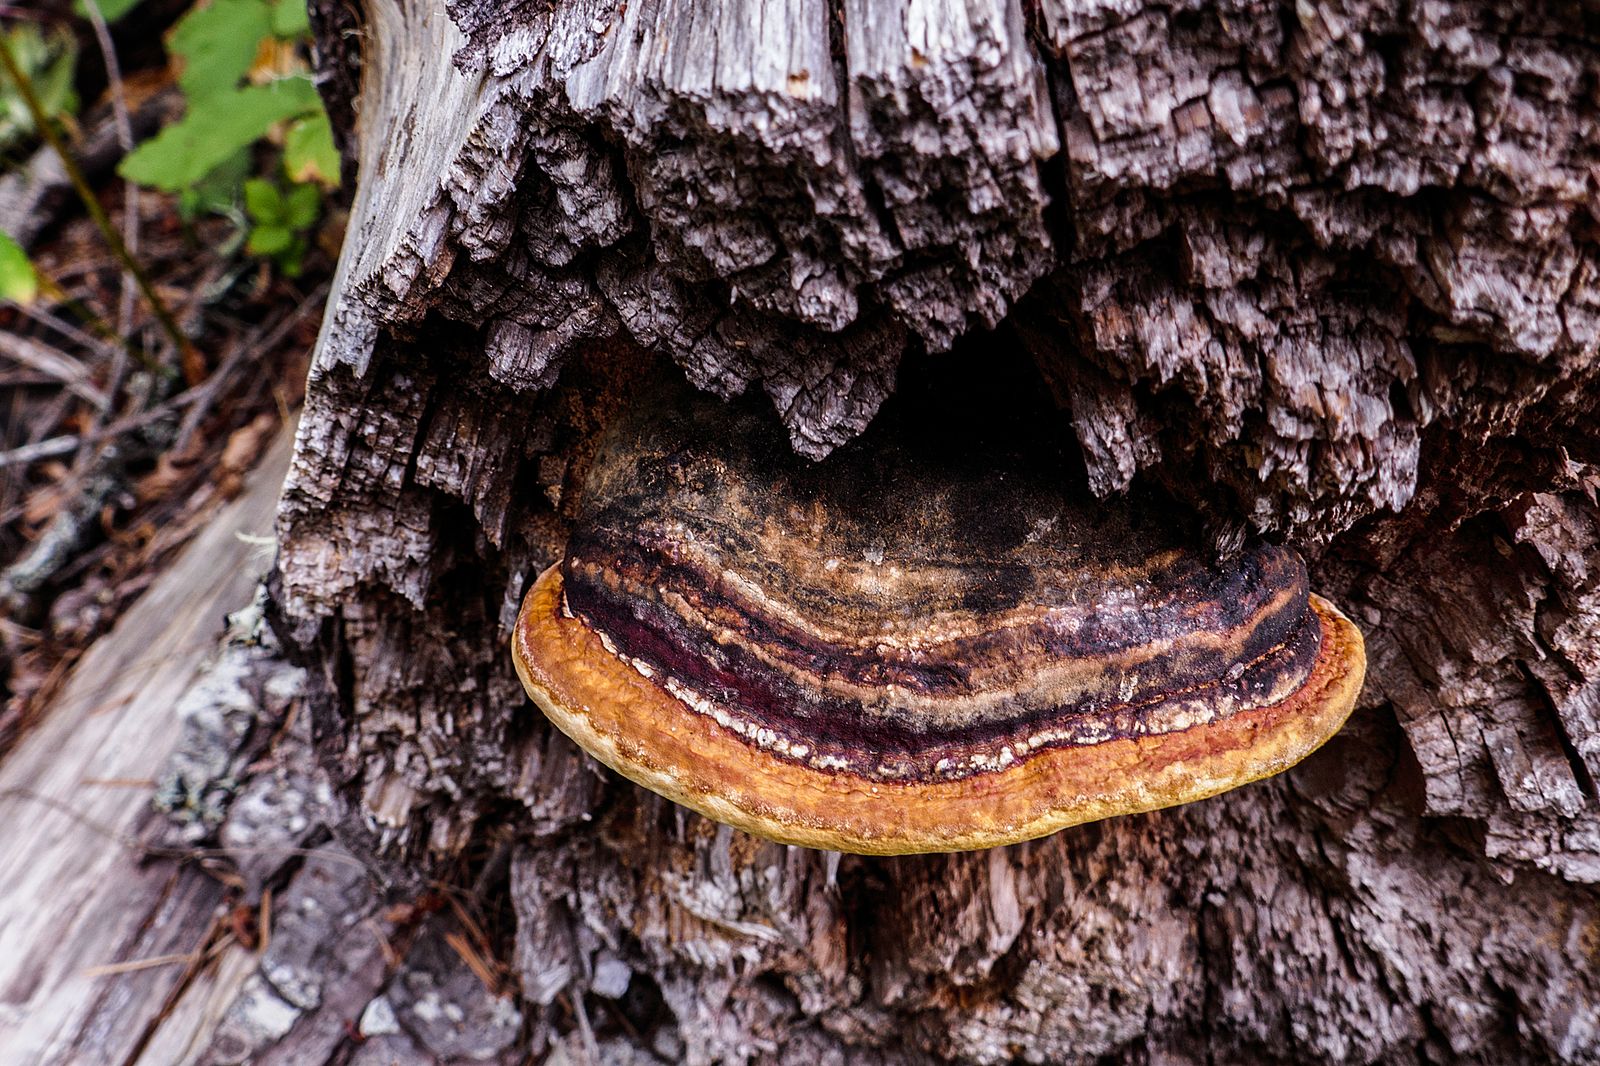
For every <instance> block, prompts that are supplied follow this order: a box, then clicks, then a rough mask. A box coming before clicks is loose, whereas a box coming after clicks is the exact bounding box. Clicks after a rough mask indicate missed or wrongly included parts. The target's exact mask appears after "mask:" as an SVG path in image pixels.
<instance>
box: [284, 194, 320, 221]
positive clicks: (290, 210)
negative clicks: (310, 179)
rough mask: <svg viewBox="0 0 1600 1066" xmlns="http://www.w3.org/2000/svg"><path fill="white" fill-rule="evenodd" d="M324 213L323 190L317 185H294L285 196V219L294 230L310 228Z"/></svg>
mask: <svg viewBox="0 0 1600 1066" xmlns="http://www.w3.org/2000/svg"><path fill="white" fill-rule="evenodd" d="M321 213H322V190H320V189H318V188H317V187H316V186H315V185H294V186H291V187H290V189H289V195H288V196H286V197H284V212H283V220H284V222H285V223H287V224H288V226H289V228H290V229H292V230H303V229H310V228H311V227H312V226H313V225H315V224H316V221H317V216H318V215H319V214H321Z"/></svg>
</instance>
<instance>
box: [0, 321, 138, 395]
mask: <svg viewBox="0 0 1600 1066" xmlns="http://www.w3.org/2000/svg"><path fill="white" fill-rule="evenodd" d="M0 356H4V357H5V358H7V359H10V360H11V361H12V362H14V363H20V364H22V365H23V366H25V367H27V368H28V369H30V370H37V371H38V372H39V373H41V374H48V375H49V376H50V377H53V378H55V379H56V380H57V381H59V382H61V384H63V385H65V386H66V387H67V388H68V389H70V390H71V391H72V392H73V393H75V394H76V395H77V396H79V397H80V398H82V399H84V400H87V401H89V403H91V404H93V405H94V407H95V409H96V410H97V411H105V410H106V409H107V408H109V407H110V406H111V401H110V399H109V398H107V396H106V394H105V393H103V392H101V391H100V390H99V389H97V388H95V387H94V386H93V385H92V384H90V382H89V371H88V370H87V369H85V368H84V365H83V364H82V363H80V362H78V361H77V360H76V359H73V358H72V357H71V356H69V355H67V354H65V353H64V352H61V351H58V350H57V349H55V348H52V347H51V346H50V345H48V344H45V343H44V342H43V341H38V340H34V339H32V338H29V337H23V336H20V335H18V334H15V333H0Z"/></svg>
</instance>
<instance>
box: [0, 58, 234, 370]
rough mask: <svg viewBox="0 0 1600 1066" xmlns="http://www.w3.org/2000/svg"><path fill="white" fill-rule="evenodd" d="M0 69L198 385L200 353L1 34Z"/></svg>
mask: <svg viewBox="0 0 1600 1066" xmlns="http://www.w3.org/2000/svg"><path fill="white" fill-rule="evenodd" d="M0 69H4V71H5V72H6V73H7V74H8V75H10V77H11V80H12V81H13V82H15V83H16V86H17V92H18V93H19V94H20V95H21V96H22V102H23V104H24V105H25V106H26V107H27V108H28V113H29V114H30V115H32V116H33V124H34V126H35V127H36V128H37V129H38V131H39V135H40V136H41V137H43V138H44V139H45V143H47V144H48V145H50V147H51V149H52V150H53V151H54V152H55V153H56V155H57V156H59V157H60V158H61V165H62V167H63V168H64V169H65V170H66V172H67V177H68V179H70V180H71V182H72V187H73V189H74V190H75V191H76V192H77V194H78V199H79V200H81V201H83V206H84V209H85V210H86V211H88V212H89V217H90V218H92V219H93V220H94V224H95V226H96V227H98V228H99V230H100V234H101V236H102V237H104V238H105V241H106V244H107V245H109V246H110V248H111V253H112V254H113V255H115V256H116V257H117V260H118V261H119V262H121V263H122V266H123V268H124V269H125V270H127V271H128V273H129V274H131V275H132V276H133V280H134V283H135V284H136V285H138V286H139V292H140V293H142V294H143V296H144V298H145V302H146V303H148V304H149V305H150V310H151V312H152V313H153V314H154V315H155V316H156V321H157V322H159V323H160V324H161V329H162V332H164V333H165V334H166V335H167V339H168V340H170V341H171V342H172V344H173V347H174V348H176V349H177V352H178V358H179V360H180V362H181V364H182V367H183V376H184V378H185V380H187V381H188V383H189V384H191V385H194V384H198V383H199V382H200V381H201V380H202V379H204V377H205V365H204V363H202V362H201V359H200V353H199V352H198V351H197V350H196V349H195V346H194V345H193V344H191V343H190V342H189V338H187V337H185V336H184V335H183V331H182V330H181V329H179V328H178V320H177V319H175V318H173V317H172V312H171V311H170V310H168V309H167V305H166V303H165V302H164V301H163V300H162V299H161V297H160V296H159V295H157V293H156V290H155V286H153V285H152V284H151V283H150V279H149V277H148V276H146V274H145V272H144V269H143V268H142V267H140V265H139V264H138V262H137V261H136V260H135V259H134V258H133V256H132V255H131V254H130V253H129V251H128V246H127V245H126V244H124V243H123V241H122V234H120V233H118V232H117V228H116V227H115V226H113V225H112V224H111V219H110V217H108V216H107V215H106V211H105V208H103V207H101V206H100V201H99V200H97V199H96V198H95V195H94V190H93V189H92V188H90V187H89V181H88V179H87V178H85V177H84V176H83V171H82V170H79V169H78V164H77V162H76V161H75V160H74V159H73V158H72V155H71V154H70V153H69V152H68V151H67V146H66V145H65V144H63V143H62V141H61V135H60V134H59V133H57V132H56V128H55V124H54V123H52V122H51V121H50V116H48V115H46V114H45V112H44V107H43V105H41V104H40V103H39V97H38V95H37V94H36V93H35V92H34V91H33V82H32V81H31V80H30V79H29V77H28V76H27V74H25V73H23V70H22V68H21V67H20V66H18V64H17V60H16V57H15V56H13V55H12V54H11V43H10V41H8V40H6V38H5V36H4V35H0Z"/></svg>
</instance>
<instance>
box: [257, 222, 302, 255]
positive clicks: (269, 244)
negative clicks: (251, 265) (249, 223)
mask: <svg viewBox="0 0 1600 1066" xmlns="http://www.w3.org/2000/svg"><path fill="white" fill-rule="evenodd" d="M292 244H294V234H293V233H292V232H290V230H289V229H288V227H286V226H257V227H256V228H255V229H253V230H251V231H250V243H249V244H247V245H245V248H246V250H248V251H249V252H250V254H251V255H277V254H278V253H279V252H286V251H288V250H289V247H290V245H292Z"/></svg>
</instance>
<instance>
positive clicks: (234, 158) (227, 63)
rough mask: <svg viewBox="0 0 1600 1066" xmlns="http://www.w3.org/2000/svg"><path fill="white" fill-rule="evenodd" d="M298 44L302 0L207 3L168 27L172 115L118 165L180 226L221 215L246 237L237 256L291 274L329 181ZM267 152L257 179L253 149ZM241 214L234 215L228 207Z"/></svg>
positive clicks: (331, 162) (306, 31) (332, 177)
mask: <svg viewBox="0 0 1600 1066" xmlns="http://www.w3.org/2000/svg"><path fill="white" fill-rule="evenodd" d="M309 36H310V24H309V22H308V21H307V17H306V4H305V0H210V2H209V3H204V4H203V6H199V7H195V8H194V9H192V10H191V11H190V12H189V13H188V14H186V15H185V16H184V17H183V18H182V19H180V20H179V21H178V23H177V25H175V26H174V27H173V28H172V31H171V32H170V33H169V34H168V36H167V48H168V50H169V51H170V52H171V53H172V54H173V55H174V56H175V57H177V59H178V61H179V63H180V65H181V66H180V72H179V74H178V86H179V88H180V89H181V90H182V91H183V95H184V102H185V105H186V106H185V111H184V116H183V118H181V119H179V120H178V121H177V122H174V123H173V124H172V125H170V126H168V127H166V128H165V129H163V130H162V131H161V132H160V133H158V134H157V135H156V136H155V137H153V138H151V139H150V140H148V141H146V142H145V143H144V144H141V145H139V147H138V148H136V149H135V150H134V151H133V152H131V153H129V155H128V156H127V158H125V159H124V160H123V161H122V165H121V167H120V168H119V170H120V173H121V174H122V176H123V177H124V178H127V179H128V180H129V181H134V182H138V183H139V184H141V185H145V186H149V187H151V188H155V189H159V190H161V191H163V192H169V193H176V194H177V196H178V202H179V207H180V210H181V211H182V212H183V213H184V215H185V217H187V218H194V217H196V216H198V215H200V214H204V213H213V214H223V215H227V216H230V217H232V218H234V219H235V220H236V221H237V222H238V223H239V224H240V226H241V229H248V232H249V237H248V239H247V240H246V242H245V247H246V250H247V251H249V252H251V253H252V254H256V255H263V256H267V257H270V258H271V259H272V260H273V261H274V262H275V263H276V264H277V265H278V266H279V267H280V268H281V269H283V271H284V272H285V273H288V274H295V273H298V271H299V268H300V262H301V259H302V258H303V256H304V255H305V252H306V249H307V248H308V247H309V245H310V240H309V232H310V230H311V229H312V227H313V226H314V225H315V223H316V221H317V218H318V216H319V215H320V214H321V211H322V202H323V196H322V188H324V187H332V186H334V185H336V184H337V183H338V180H339V154H338V151H337V150H336V149H335V148H334V146H333V137H332V134H331V131H330V129H329V125H328V116H327V113H326V112H325V111H324V110H323V108H322V101H321V99H320V98H319V97H318V96H317V92H316V89H315V87H314V86H313V85H312V84H311V78H310V76H309V74H308V73H307V72H306V70H305V66H304V63H303V62H301V61H300V60H299V59H298V58H297V55H296V46H297V45H300V44H302V43H304V42H305V41H307V40H308V39H309ZM268 140H270V141H271V142H272V143H274V144H275V145H277V146H278V150H277V151H276V152H275V153H274V155H273V160H274V162H273V165H272V168H271V171H269V174H268V176H267V178H266V179H264V178H262V177H253V175H257V174H260V173H261V172H260V171H259V170H258V164H257V159H258V158H259V155H258V146H259V145H261V144H262V143H263V142H264V141H268ZM241 199H242V200H243V203H244V211H243V213H242V214H241V212H240V211H239V203H240V200H241Z"/></svg>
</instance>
